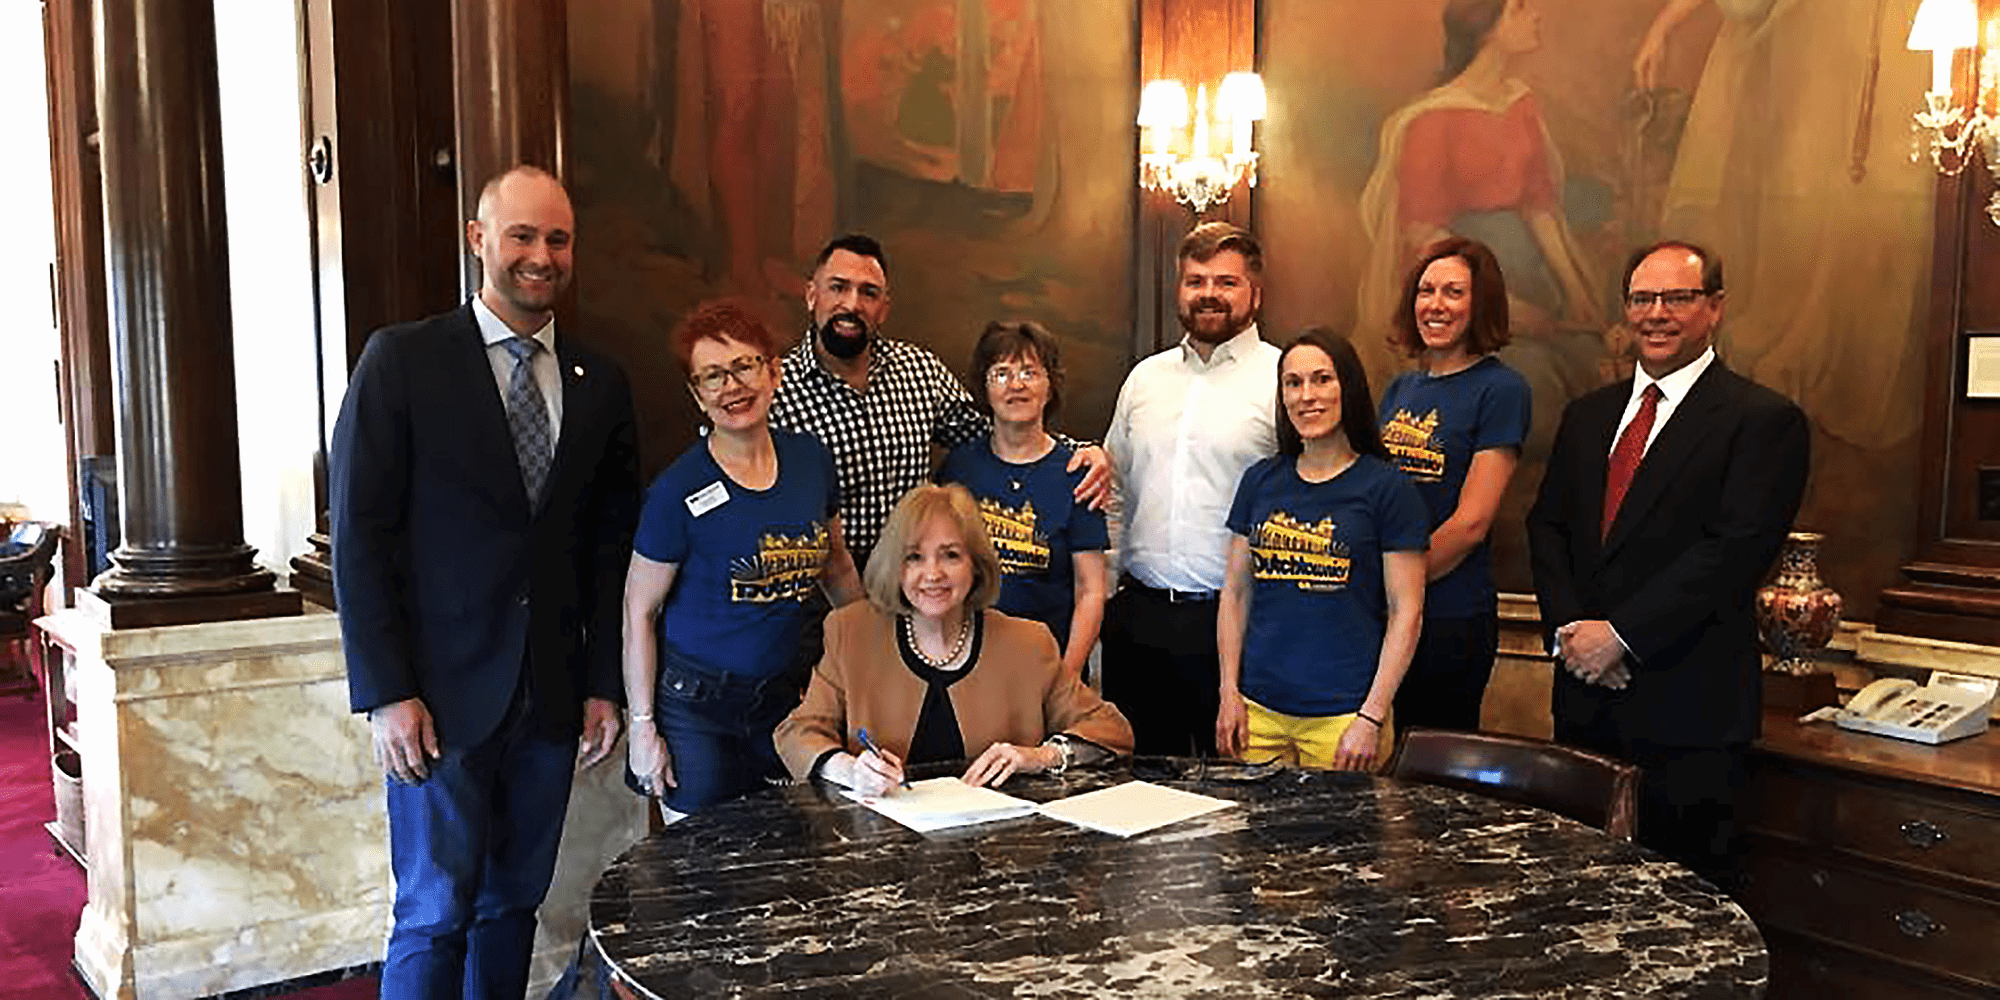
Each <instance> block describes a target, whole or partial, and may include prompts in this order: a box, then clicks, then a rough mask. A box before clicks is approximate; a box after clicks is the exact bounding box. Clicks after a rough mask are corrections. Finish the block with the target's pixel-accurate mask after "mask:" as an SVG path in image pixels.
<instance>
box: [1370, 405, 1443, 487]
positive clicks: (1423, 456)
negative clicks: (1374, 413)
mask: <svg viewBox="0 0 2000 1000" xmlns="http://www.w3.org/2000/svg"><path fill="white" fill-rule="evenodd" d="M1437 426H1438V411H1437V409H1436V408H1435V407H1433V408H1432V409H1431V412H1429V413H1426V414H1424V415H1423V416H1422V417H1417V416H1414V415H1412V414H1411V413H1410V411H1408V410H1404V409H1398V410H1397V411H1396V415H1395V416H1393V417H1390V418H1389V422H1388V423H1386V424H1383V425H1382V446H1383V447H1385V448H1387V449H1389V456H1390V457H1391V458H1394V459H1395V460H1396V468H1398V469H1401V470H1403V474H1404V475H1406V476H1409V477H1410V478H1411V479H1415V480H1418V481H1420V482H1426V483H1435V482H1437V481H1439V480H1441V479H1443V478H1444V448H1443V446H1442V445H1440V444H1438V439H1437Z"/></svg>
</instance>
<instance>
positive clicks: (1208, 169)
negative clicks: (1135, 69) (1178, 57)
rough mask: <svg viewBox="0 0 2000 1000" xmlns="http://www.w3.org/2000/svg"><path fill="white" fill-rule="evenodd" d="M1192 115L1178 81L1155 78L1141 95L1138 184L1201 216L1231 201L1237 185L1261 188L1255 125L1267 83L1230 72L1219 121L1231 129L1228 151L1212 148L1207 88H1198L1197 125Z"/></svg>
mask: <svg viewBox="0 0 2000 1000" xmlns="http://www.w3.org/2000/svg"><path fill="white" fill-rule="evenodd" d="M1189 112H1190V108H1189V106H1188V95H1187V87H1186V86H1184V85H1182V83H1181V82H1180V81H1179V80H1153V81H1151V82H1149V83H1147V84H1146V89H1145V90H1143V91H1141V92H1140V94H1139V127H1140V128H1141V129H1143V130H1144V131H1145V140H1146V141H1145V152H1143V153H1141V154H1140V155H1139V186H1140V187H1142V188H1145V189H1146V190H1148V191H1166V192H1169V193H1171V194H1172V195H1173V196H1174V200H1176V201H1178V202H1180V203H1181V204H1184V205H1187V206H1189V207H1190V208H1193V209H1194V210H1195V214H1197V215H1199V214H1201V213H1202V212H1206V211H1208V208H1209V206H1211V205H1217V204H1220V203H1222V202H1223V201H1226V200H1227V199H1228V198H1229V192H1230V191H1231V190H1233V189H1234V188H1235V187H1236V184H1237V182H1239V181H1243V182H1247V183H1248V184H1249V185H1250V186H1251V187H1256V186H1257V153H1256V151H1255V150H1253V149H1251V148H1250V123H1252V122H1256V121H1261V120H1263V118H1264V81H1263V79H1262V78H1260V77H1258V76H1257V74H1255V73H1231V74H1229V75H1228V76H1225V77H1223V78H1222V86H1220V87H1218V88H1217V89H1216V93H1215V115H1214V117H1215V120H1216V121H1219V122H1222V123H1225V124H1227V125H1228V126H1229V132H1230V145H1229V150H1228V151H1227V152H1222V153H1218V152H1216V151H1215V149H1214V147H1213V146H1212V145H1211V138H1210V126H1209V104H1208V85H1207V84H1205V83H1204V84H1200V85H1198V86H1197V87H1196V88H1195V98H1194V106H1193V108H1192V112H1193V114H1192V118H1193V121H1192V124H1190V122H1189V117H1190V115H1189ZM1184 130H1185V131H1187V141H1186V143H1185V144H1183V143H1182V142H1181V137H1182V133H1183V131H1184Z"/></svg>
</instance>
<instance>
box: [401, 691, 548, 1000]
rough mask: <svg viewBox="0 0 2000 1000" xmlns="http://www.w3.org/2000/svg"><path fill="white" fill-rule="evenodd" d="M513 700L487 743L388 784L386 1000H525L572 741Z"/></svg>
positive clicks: (519, 698) (451, 750)
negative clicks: (426, 773) (390, 877)
mask: <svg viewBox="0 0 2000 1000" xmlns="http://www.w3.org/2000/svg"><path fill="white" fill-rule="evenodd" d="M528 701H529V699H528V698H527V697H526V696H525V691H524V692H523V693H522V694H518V695H516V697H515V699H514V705H513V707H511V708H509V709H508V712H507V717H506V718H505V719H503V720H502V721H501V723H500V725H499V726H498V727H497V728H496V729H495V730H494V732H493V734H492V735H491V736H488V737H487V738H486V739H485V741H484V742H481V743H479V744H477V745H475V746H469V747H446V748H445V749H444V756H443V757H441V758H440V759H438V760H435V761H432V762H431V769H430V777H428V778H426V779H425V780H424V781H422V782H420V783H418V784H413V785H412V784H403V783H401V782H398V781H396V780H394V779H390V780H389V781H388V798H389V861H390V866H391V867H392V868H393V869H394V871H395V875H396V903H395V927H394V929H392V930H391V931H390V932H389V946H388V953H387V955H386V956H385V957H384V959H383V962H382V993H381V995H382V997H383V1000H501V998H505V1000H519V998H521V997H522V996H524V995H525V994H526V993H527V988H528V961H529V958H530V957H531V954H532V952H533V950H534V940H535V911H536V909H537V908H538V907H540V906H541V904H542V897H543V896H544V895H545V894H547V892H548V889H549V881H550V879H551V877H552V876H553V875H554V874H555V865H556V847H557V845H558V844H559V843H560V842H561V840H562V826H563V815H564V813H565V812H566V811H567V809H568V805H569V791H570V781H571V778H572V776H573V775H574V773H575V766H576V742H575V740H573V739H564V738H561V737H557V736H554V735H552V734H550V733H549V732H547V731H546V727H544V726H543V725H541V724H540V723H539V721H538V720H536V719H535V718H534V717H533V713H532V712H530V711H529V710H528V708H527V705H528Z"/></svg>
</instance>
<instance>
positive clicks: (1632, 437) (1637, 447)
mask: <svg viewBox="0 0 2000 1000" xmlns="http://www.w3.org/2000/svg"><path fill="white" fill-rule="evenodd" d="M1663 395H1665V394H1664V393H1662V392H1660V386H1659V383H1657V382H1656V383H1654V384H1652V385H1649V386H1647V387H1646V391H1645V392H1643V393H1640V394H1639V412H1637V413H1634V414H1632V422H1631V423H1629V424H1626V425H1625V432H1624V433H1623V434H1620V435H1618V446H1617V447H1615V448H1613V449H1611V469H1610V471H1609V472H1607V473H1606V474H1605V476H1604V526H1603V529H1602V531H1601V537H1606V538H1608V537H1610V535H1611V522H1612V521H1614V520H1617V518H1618V507H1619V505H1620V504H1623V503H1624V502H1625V491H1626V490H1629V489H1631V488H1632V476H1633V474H1634V473H1636V472H1638V471H1639V460H1640V459H1642V458H1645V457H1646V438H1647V437H1649V436H1651V435H1652V433H1653V420H1654V418H1656V417H1658V416H1659V415H1660V398H1661V397H1662V396H1663Z"/></svg>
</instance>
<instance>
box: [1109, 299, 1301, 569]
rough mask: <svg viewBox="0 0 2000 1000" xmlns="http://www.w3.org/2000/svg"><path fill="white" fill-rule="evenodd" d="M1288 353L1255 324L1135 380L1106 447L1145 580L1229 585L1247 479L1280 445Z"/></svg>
mask: <svg viewBox="0 0 2000 1000" xmlns="http://www.w3.org/2000/svg"><path fill="white" fill-rule="evenodd" d="M1278 355H1279V351H1278V349H1277V348H1276V347H1274V346H1272V345H1270V344H1267V343H1265V342H1264V340H1263V338H1262V337H1260V336H1259V335H1258V332H1257V327H1256V325H1255V324H1252V325H1251V326H1250V327H1249V329H1246V330H1244V331H1243V332H1242V333H1239V334H1237V335H1236V336H1234V337H1231V338H1230V339H1228V340H1226V341H1223V342H1222V343H1220V344H1217V345H1215V349H1214V350H1213V351H1211V352H1210V353H1209V357H1208V360H1207V361H1203V360H1202V359H1201V355H1200V354H1199V353H1197V352H1196V351H1195V349H1194V347H1193V345H1191V344H1189V343H1188V340H1187V338H1186V337H1185V336H1183V337H1182V338H1181V342H1180V343H1179V344H1177V345H1175V346H1173V347H1169V348H1167V349H1166V350H1164V351H1161V352H1160V353H1158V354H1155V355H1153V356H1152V357H1149V358H1146V359H1145V360H1143V361H1141V362H1139V363H1138V364H1137V365H1135V366H1133V368H1132V374H1131V375H1129V376H1127V377H1126V379H1125V386H1124V388H1123V389H1120V390H1119V392H1118V407H1117V409H1116V410H1115V411H1114V412H1113V414H1112V417H1111V430H1110V432H1109V433H1107V434H1106V435H1105V441H1104V445H1105V448H1106V449H1107V450H1109V451H1110V452H1111V461H1112V465H1113V467H1114V469H1115V471H1116V473H1117V484H1118V501H1119V502H1118V505H1117V510H1118V511H1119V514H1120V522H1121V527H1122V531H1121V536H1122V539H1121V542H1120V555H1121V561H1122V562H1123V565H1124V570H1125V572H1128V573H1130V574H1132V576H1133V577H1135V578H1137V579H1138V581H1139V582H1140V583H1143V584H1146V585H1147V586H1151V587H1160V588H1163V589H1170V590H1184V591H1209V590H1221V589H1222V581H1223V576H1224V571H1225V570H1226V569H1227V565H1228V558H1229V527H1228V525H1227V524H1226V523H1225V522H1226V521H1227V520H1228V517H1229V505H1230V503H1231V502H1232V501H1234V500H1235V499H1236V484H1237V481H1238V480H1240V479H1242V478H1243V471H1244V470H1245V469H1248V468H1249V467H1250V466H1251V465H1253V464H1255V463H1256V461H1257V460H1258V459H1260V458H1263V457H1265V456H1267V455H1270V454H1271V453H1273V452H1275V451H1277V450H1278V429H1277V402H1278Z"/></svg>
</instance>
